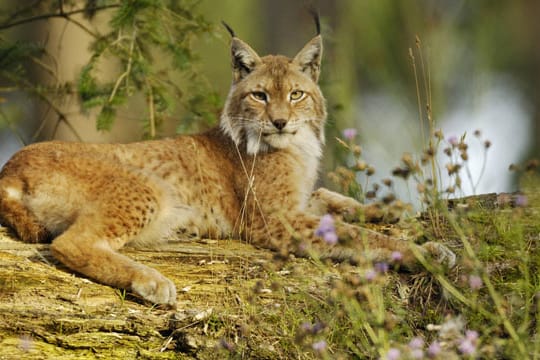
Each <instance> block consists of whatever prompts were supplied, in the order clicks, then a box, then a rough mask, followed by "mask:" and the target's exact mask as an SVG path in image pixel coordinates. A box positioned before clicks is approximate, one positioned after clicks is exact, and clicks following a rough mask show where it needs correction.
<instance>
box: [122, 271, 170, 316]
mask: <svg viewBox="0 0 540 360" xmlns="http://www.w3.org/2000/svg"><path fill="white" fill-rule="evenodd" d="M131 290H132V291H133V292H135V293H136V294H138V295H140V296H141V297H142V298H143V299H145V300H148V301H150V302H152V303H154V304H165V305H170V306H173V307H174V306H175V305H176V287H175V286H174V284H173V282H172V281H171V280H169V279H167V278H166V277H165V276H163V275H161V274H160V273H159V272H158V271H157V270H154V269H152V268H149V267H144V268H142V269H139V272H138V273H137V274H136V275H135V276H134V277H133V280H132V282H131Z"/></svg>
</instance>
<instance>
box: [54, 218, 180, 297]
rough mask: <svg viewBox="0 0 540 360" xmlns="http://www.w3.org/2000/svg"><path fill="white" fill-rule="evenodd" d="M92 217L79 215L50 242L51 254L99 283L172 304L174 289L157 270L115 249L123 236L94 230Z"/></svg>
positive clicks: (124, 239)
mask: <svg viewBox="0 0 540 360" xmlns="http://www.w3.org/2000/svg"><path fill="white" fill-rule="evenodd" d="M94 220H95V219H92V218H84V217H81V218H79V219H78V220H77V222H75V223H74V224H73V225H71V227H70V228H69V229H68V230H67V231H66V232H64V233H63V234H62V235H60V236H59V237H57V238H56V239H55V240H54V241H53V243H52V245H51V252H52V254H53V255H54V256H55V257H56V258H57V259H58V260H60V261H61V262H62V263H63V264H65V265H66V266H68V267H69V268H70V269H72V270H74V271H76V272H78V273H81V274H83V275H86V276H88V277H89V278H91V279H94V280H96V281H98V282H100V283H103V284H106V285H110V286H114V287H118V288H123V289H127V290H131V291H133V292H134V293H136V294H138V295H140V296H141V297H142V298H144V299H145V300H148V301H150V302H152V303H154V304H166V305H170V306H174V305H175V304H176V288H175V286H174V284H173V283H172V281H170V280H169V279H167V278H166V277H165V276H163V275H162V274H160V273H159V272H158V271H156V270H154V269H152V268H150V267H148V266H145V265H142V264H139V263H137V262H135V261H133V260H131V259H129V258H127V257H126V256H123V255H121V254H119V253H117V252H116V250H117V249H118V248H120V247H121V246H122V245H124V243H125V242H126V240H127V239H126V238H125V237H119V238H111V237H108V236H107V235H106V234H104V233H102V232H100V231H99V230H95V227H93V226H92V224H93V223H94Z"/></svg>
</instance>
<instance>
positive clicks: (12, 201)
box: [0, 177, 51, 243]
mask: <svg viewBox="0 0 540 360" xmlns="http://www.w3.org/2000/svg"><path fill="white" fill-rule="evenodd" d="M0 224H2V225H5V226H8V227H9V228H11V229H12V230H14V231H15V233H16V234H17V236H18V237H19V238H20V239H21V240H22V241H24V242H29V243H40V242H48V241H50V239H51V234H50V233H49V231H48V230H47V229H46V228H45V226H43V225H42V224H41V223H40V222H39V221H38V219H37V218H36V217H35V215H34V214H33V213H32V212H31V211H30V210H29V209H28V208H27V207H26V205H24V203H23V184H22V182H21V181H19V180H17V179H12V178H8V177H4V178H2V179H0Z"/></svg>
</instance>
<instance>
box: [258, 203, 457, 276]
mask: <svg viewBox="0 0 540 360" xmlns="http://www.w3.org/2000/svg"><path fill="white" fill-rule="evenodd" d="M319 225H320V218H319V217H317V216H314V215H311V214H303V213H297V214H292V216H287V217H281V218H280V217H279V216H276V217H272V218H269V219H267V221H266V222H265V224H261V225H260V226H258V227H255V230H254V231H253V233H252V238H253V239H254V240H255V242H256V243H257V244H258V245H260V246H263V247H266V248H270V249H272V250H275V251H278V252H280V253H283V254H286V253H293V254H295V255H299V256H309V255H310V254H311V253H312V252H314V253H316V254H318V255H319V256H321V257H323V258H330V259H332V260H335V261H352V262H355V263H357V262H359V260H360V258H362V257H363V258H364V259H366V260H368V261H373V262H389V261H390V260H391V259H392V256H393V254H394V253H395V252H399V253H400V254H401V264H402V265H403V267H404V268H407V269H414V268H416V267H418V265H419V263H418V261H417V259H416V257H415V255H414V251H413V248H416V249H418V251H419V252H421V253H423V254H424V255H428V256H430V257H432V258H433V259H435V260H436V261H438V262H440V263H444V264H446V265H448V266H449V267H452V266H453V265H454V263H455V255H454V254H453V253H452V252H451V251H450V250H448V249H447V248H446V247H445V246H444V245H441V244H436V243H431V242H430V243H426V244H424V245H422V246H419V245H416V244H414V243H412V242H409V241H404V240H399V239H395V238H392V237H389V236H386V235H383V234H380V233H377V232H375V231H371V230H368V229H364V228H361V227H358V226H355V225H352V224H347V223H343V222H336V223H335V224H334V227H335V229H334V230H335V233H336V235H337V239H338V241H337V243H336V244H332V243H328V242H325V240H324V239H323V237H320V236H317V235H316V229H317V228H318V227H319Z"/></svg>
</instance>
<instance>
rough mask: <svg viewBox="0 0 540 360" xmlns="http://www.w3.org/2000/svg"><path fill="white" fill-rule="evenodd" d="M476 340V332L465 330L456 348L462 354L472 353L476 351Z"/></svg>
mask: <svg viewBox="0 0 540 360" xmlns="http://www.w3.org/2000/svg"><path fill="white" fill-rule="evenodd" d="M477 342H478V332H476V331H474V330H467V331H466V332H465V337H464V338H463V339H461V340H460V342H459V345H458V349H459V351H460V352H461V353H462V354H464V355H472V354H474V353H475V352H476V344H477Z"/></svg>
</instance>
